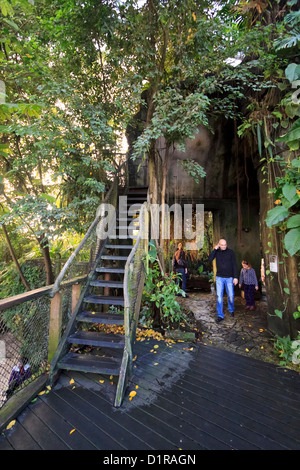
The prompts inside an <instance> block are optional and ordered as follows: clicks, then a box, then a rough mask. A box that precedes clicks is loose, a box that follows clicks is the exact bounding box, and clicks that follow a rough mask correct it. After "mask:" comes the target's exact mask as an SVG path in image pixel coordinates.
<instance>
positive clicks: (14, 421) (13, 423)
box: [6, 419, 16, 429]
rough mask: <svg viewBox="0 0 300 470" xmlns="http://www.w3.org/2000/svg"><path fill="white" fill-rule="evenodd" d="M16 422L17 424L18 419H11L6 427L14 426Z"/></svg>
mask: <svg viewBox="0 0 300 470" xmlns="http://www.w3.org/2000/svg"><path fill="white" fill-rule="evenodd" d="M15 424H16V420H15V419H14V420H13V421H11V422H10V423H9V424H8V425H7V426H6V429H10V428H12V427H13V426H14V425H15Z"/></svg>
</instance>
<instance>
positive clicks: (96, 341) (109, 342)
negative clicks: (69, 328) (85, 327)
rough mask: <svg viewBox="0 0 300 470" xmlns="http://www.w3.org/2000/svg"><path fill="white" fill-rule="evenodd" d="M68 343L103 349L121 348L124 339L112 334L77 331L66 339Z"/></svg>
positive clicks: (121, 336)
mask: <svg viewBox="0 0 300 470" xmlns="http://www.w3.org/2000/svg"><path fill="white" fill-rule="evenodd" d="M68 343H72V344H84V345H86V346H96V347H104V348H108V347H109V348H123V347H124V345H125V337H124V336H123V335H120V334H114V333H99V332H97V331H77V332H76V333H74V334H73V335H70V336H69V337H68Z"/></svg>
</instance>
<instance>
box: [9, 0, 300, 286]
mask: <svg viewBox="0 0 300 470" xmlns="http://www.w3.org/2000/svg"><path fill="white" fill-rule="evenodd" d="M295 5H296V2H295V1H293V0H291V1H288V2H279V1H275V0H274V1H269V2H268V1H267V0H255V1H245V0H242V1H236V0H223V1H215V2H208V1H201V2H198V1H194V0H168V1H167V0H146V1H141V2H139V1H136V0H124V1H121V0H103V1H101V2H99V1H98V0H83V1H80V2H79V1H77V0H60V1H57V0H53V1H51V2H47V1H45V0H40V1H33V0H0V11H1V14H0V23H1V30H2V36H1V40H0V42H1V49H0V64H1V72H0V74H1V75H0V80H1V82H2V88H3V84H4V85H5V95H4V94H3V95H1V96H2V101H1V105H0V120H1V122H0V134H1V144H0V168H1V176H0V185H1V186H0V187H1V194H0V203H1V206H0V207H1V223H2V225H3V226H4V227H8V236H9V234H10V236H11V237H13V233H14V231H17V232H18V233H19V234H20V233H21V234H23V236H24V237H25V238H27V239H32V240H34V241H35V243H37V244H38V246H39V249H40V250H41V252H42V253H43V256H44V259H45V265H46V267H47V282H48V283H50V282H52V281H53V273H52V271H51V260H50V251H49V250H50V249H51V246H53V244H55V243H57V240H58V239H59V238H60V237H61V236H62V234H63V233H66V232H69V233H70V232H76V233H78V234H79V235H82V234H83V233H84V232H85V230H86V229H87V227H88V225H89V223H90V221H91V220H92V219H93V217H94V214H95V211H96V208H97V206H98V204H99V202H100V201H101V197H102V194H103V191H104V190H105V188H106V187H107V186H108V185H109V184H110V180H111V174H112V172H113V171H114V168H115V164H116V162H118V161H119V160H120V158H123V157H122V154H124V153H125V150H124V148H123V136H124V134H125V131H126V128H127V126H128V125H130V124H131V123H132V122H133V121H134V116H135V114H136V113H137V112H138V111H139V109H140V108H141V107H142V106H146V110H147V117H146V121H145V127H144V129H141V133H140V136H139V137H138V139H137V140H136V142H135V144H134V152H133V155H132V158H137V157H141V156H143V155H147V156H148V158H149V165H150V166H151V164H152V163H153V162H154V157H153V155H154V150H155V142H156V140H157V139H158V138H159V137H161V136H162V137H164V139H165V141H166V144H167V145H171V144H176V145H178V146H181V147H182V148H184V145H185V141H186V139H187V138H190V139H191V138H193V136H194V135H195V133H196V132H197V129H198V126H199V125H200V124H201V125H204V126H209V125H210V122H211V120H212V119H214V118H218V116H220V115H222V116H225V117H226V118H227V119H239V123H240V126H241V127H240V134H241V135H244V132H245V131H246V130H247V128H248V127H247V126H252V124H253V120H252V121H251V120H249V119H246V120H245V116H243V115H241V106H238V103H240V102H244V103H245V107H247V106H248V105H252V106H253V103H252V104H251V103H250V102H249V93H248V95H247V93H246V91H247V90H249V89H250V90H251V91H252V92H253V93H259V92H261V91H262V90H270V89H271V88H274V89H275V88H278V87H283V86H290V87H291V86H292V87H293V84H294V83H296V84H297V80H299V78H300V72H299V67H300V66H299V64H298V62H296V61H295V60H294V57H295V53H296V51H299V32H298V29H299V14H298V13H299V12H297V11H296V7H295ZM274 8H275V10H276V18H275V17H274V15H273V16H272V11H273V10H274ZM237 64H238V65H237ZM296 86H298V84H297V85H296ZM292 91H293V90H290V95H289V96H288V97H287V98H286V99H287V102H286V107H285V110H286V113H287V115H288V118H289V119H290V120H291V123H292V127H291V128H290V129H289V131H288V132H287V133H285V134H283V135H281V136H280V138H281V139H282V140H284V141H285V142H286V143H287V144H288V145H289V146H290V145H292V147H290V148H291V150H294V149H295V148H296V145H297V144H296V141H297V140H299V134H298V131H299V100H298V94H296V95H295V94H292V93H291V92H292ZM294 95H295V96H294ZM4 96H5V101H4V98H3V97H4ZM291 96H293V98H290V97H291ZM287 110H288V111H287ZM277 112H278V113H281V111H277ZM273 116H275V115H274V114H273ZM275 117H276V116H275ZM277 117H278V119H279V121H280V125H281V126H283V127H284V125H285V124H284V119H285V116H283V115H282V113H281V114H277ZM257 124H258V125H259V126H261V122H260V120H259V119H258V120H257V121H255V125H257ZM243 126H244V127H243ZM265 142H266V141H265ZM291 143H292V144H291ZM270 148H271V147H270ZM191 165H193V162H189V161H187V162H186V165H185V168H186V169H187V171H189V172H190V174H193V175H195V177H199V176H203V174H205V169H202V168H197V167H196V166H193V168H191ZM293 165H294V166H295V167H297V168H298V166H297V164H296V163H294V164H293ZM150 183H151V182H150ZM293 184H296V182H294V183H293ZM285 193H286V194H287V188H286V190H285ZM276 209H277V208H276ZM277 212H278V213H277ZM277 212H276V214H275V215H277V216H279V211H278V210H277ZM283 215H284V214H283V213H282V216H283ZM292 215H293V214H292ZM277 220H279V219H278V218H277V219H276V221H277ZM297 220H298V219H297ZM270 221H271V218H269V222H270ZM272 221H273V222H274V219H272ZM295 223H296V219H295V218H292V219H291V220H290V221H289V226H290V227H291V228H293V229H294V228H298V226H297V227H294V224H295ZM292 233H294V232H292ZM290 236H291V235H290ZM293 243H294V244H295V242H294V241H293ZM298 243H299V242H298Z"/></svg>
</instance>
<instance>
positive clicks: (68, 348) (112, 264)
mask: <svg viewBox="0 0 300 470" xmlns="http://www.w3.org/2000/svg"><path fill="white" fill-rule="evenodd" d="M146 199H147V188H131V189H129V192H128V194H127V202H128V204H127V206H128V207H130V206H131V205H132V204H138V205H137V206H134V207H135V208H138V207H141V206H142V204H143V202H145V201H146ZM128 224H130V225H129V226H128ZM124 226H125V227H128V232H129V234H128V236H127V237H124ZM121 229H123V230H121ZM138 229H139V218H138V217H132V216H130V215H129V216H128V215H127V212H126V214H122V213H119V212H118V213H117V227H116V238H115V236H114V238H110V239H108V240H107V241H106V242H105V245H104V248H103V250H102V253H101V256H100V258H99V260H98V261H97V263H96V264H95V266H94V267H93V269H92V271H91V272H90V273H89V276H88V281H87V283H86V285H85V286H84V287H83V289H82V291H81V295H80V298H79V301H78V303H77V306H76V308H75V311H74V313H73V315H72V318H71V319H70V321H69V323H68V325H67V328H66V331H65V333H64V336H63V338H62V340H61V342H60V345H59V347H58V349H57V351H56V354H55V356H54V358H53V361H52V363H51V368H50V374H49V375H50V382H53V380H54V377H55V375H57V373H58V372H59V371H60V370H64V369H66V370H74V371H81V372H89V373H96V374H103V375H114V376H119V375H120V374H121V373H122V372H121V364H122V359H123V352H124V346H125V336H124V334H123V332H121V333H120V332H117V333H116V332H105V331H103V330H105V325H115V326H122V325H124V291H123V289H124V285H123V278H124V273H125V264H126V261H127V259H128V256H129V254H130V252H131V250H132V248H133V241H134V239H135V238H136V236H137V233H138ZM120 230H121V232H120ZM132 231H133V232H135V231H136V232H137V233H136V235H135V234H134V233H133V234H132V237H131V236H130V235H131V233H132ZM119 233H122V236H119V235H118V234H119ZM100 325H101V327H100ZM103 327H104V328H103ZM116 329H117V328H116ZM116 329H115V330H116ZM110 330H111V329H110ZM123 374H124V371H123Z"/></svg>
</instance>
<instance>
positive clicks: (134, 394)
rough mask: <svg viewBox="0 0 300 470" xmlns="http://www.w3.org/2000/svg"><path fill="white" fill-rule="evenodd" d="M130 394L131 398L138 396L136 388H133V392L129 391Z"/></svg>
mask: <svg viewBox="0 0 300 470" xmlns="http://www.w3.org/2000/svg"><path fill="white" fill-rule="evenodd" d="M129 396H130V397H131V398H133V397H135V396H136V392H135V391H134V390H132V392H130V393H129Z"/></svg>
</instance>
